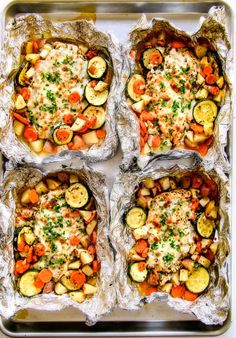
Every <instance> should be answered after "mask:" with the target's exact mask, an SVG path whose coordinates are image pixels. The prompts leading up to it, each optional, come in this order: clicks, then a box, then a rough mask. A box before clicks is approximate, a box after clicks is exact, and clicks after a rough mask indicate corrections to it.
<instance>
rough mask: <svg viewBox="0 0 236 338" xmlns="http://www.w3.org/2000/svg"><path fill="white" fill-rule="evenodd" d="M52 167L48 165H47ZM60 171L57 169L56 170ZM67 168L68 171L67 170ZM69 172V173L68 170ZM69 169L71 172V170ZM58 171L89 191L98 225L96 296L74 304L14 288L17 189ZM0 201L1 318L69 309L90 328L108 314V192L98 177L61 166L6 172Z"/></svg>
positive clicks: (110, 259) (111, 282) (112, 299)
mask: <svg viewBox="0 0 236 338" xmlns="http://www.w3.org/2000/svg"><path fill="white" fill-rule="evenodd" d="M51 167H52V165H51ZM60 168H61V169H60ZM67 168H68V169H67ZM69 168H70V169H69ZM71 168H73V169H71ZM59 171H67V172H72V173H75V174H77V175H78V176H79V177H80V178H81V179H84V180H85V182H86V183H87V184H88V186H89V188H90V189H91V191H92V193H93V195H94V197H95V199H96V202H97V211H98V215H99V218H100V221H99V223H98V236H97V254H98V259H99V260H100V262H101V270H100V273H99V277H98V292H97V294H95V295H94V296H93V297H92V298H91V299H88V300H86V301H85V302H84V303H82V304H78V303H76V302H74V301H72V300H71V299H70V297H69V296H68V295H66V294H65V295H63V296H57V295H55V294H41V295H38V296H35V297H32V298H27V297H23V296H21V295H20V294H19V293H18V292H17V291H16V290H15V288H14V276H13V268H14V254H13V237H14V217H15V197H16V192H17V190H18V189H20V188H22V187H24V186H34V184H35V183H37V182H38V181H40V180H41V179H42V177H43V176H45V175H47V174H49V173H53V172H59ZM1 195H2V196H1V201H0V231H1V239H0V248H1V252H2V253H1V256H0V311H1V315H2V316H3V317H5V318H9V317H10V316H12V315H13V314H14V313H16V311H18V310H20V309H24V308H31V309H37V310H43V311H57V310H61V309H63V308H65V307H67V306H73V307H75V308H77V309H78V310H80V311H82V312H83V313H84V314H85V315H86V323H87V324H88V325H93V324H95V323H96V322H97V320H99V318H100V317H101V316H102V315H105V314H107V313H109V311H110V310H111V308H112V307H113V306H114V304H115V301H116V298H115V289H114V264H113V263H114V262H113V253H112V251H111V248H110V246H109V242H108V224H109V206H108V191H107V189H106V182H105V178H104V176H103V175H102V174H101V173H98V172H95V171H93V170H92V169H91V168H89V167H86V166H85V165H83V164H78V162H77V164H76V163H74V164H73V163H68V162H67V163H66V165H65V163H63V164H62V165H61V166H60V165H59V166H58V168H57V170H55V169H50V166H47V165H46V168H44V171H39V170H37V169H33V168H26V167H20V168H18V169H15V170H11V171H8V172H7V173H6V175H5V179H4V182H3V189H2V193H1Z"/></svg>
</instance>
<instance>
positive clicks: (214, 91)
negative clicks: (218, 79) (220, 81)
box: [208, 86, 220, 96]
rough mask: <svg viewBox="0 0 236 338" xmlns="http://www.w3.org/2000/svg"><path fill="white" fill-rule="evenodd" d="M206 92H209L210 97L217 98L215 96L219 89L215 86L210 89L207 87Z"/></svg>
mask: <svg viewBox="0 0 236 338" xmlns="http://www.w3.org/2000/svg"><path fill="white" fill-rule="evenodd" d="M208 91H209V92H210V93H211V94H212V95H214V96H217V95H219V92H220V89H219V87H217V86H212V87H210V86H209V88H208Z"/></svg>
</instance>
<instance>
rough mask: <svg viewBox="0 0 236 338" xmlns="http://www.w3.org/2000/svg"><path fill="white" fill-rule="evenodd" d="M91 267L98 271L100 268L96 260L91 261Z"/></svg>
mask: <svg viewBox="0 0 236 338" xmlns="http://www.w3.org/2000/svg"><path fill="white" fill-rule="evenodd" d="M92 269H93V272H98V271H99V269H100V264H99V263H98V261H97V260H94V261H93V262H92Z"/></svg>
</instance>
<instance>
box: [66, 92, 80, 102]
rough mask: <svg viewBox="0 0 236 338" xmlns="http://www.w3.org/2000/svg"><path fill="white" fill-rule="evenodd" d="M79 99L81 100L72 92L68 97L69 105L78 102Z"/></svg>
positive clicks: (76, 93)
mask: <svg viewBox="0 0 236 338" xmlns="http://www.w3.org/2000/svg"><path fill="white" fill-rule="evenodd" d="M80 99H81V97H80V95H79V93H78V92H73V93H71V94H70V95H69V97H68V100H69V102H70V104H73V103H76V102H78V101H80Z"/></svg>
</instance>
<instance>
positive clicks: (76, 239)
mask: <svg viewBox="0 0 236 338" xmlns="http://www.w3.org/2000/svg"><path fill="white" fill-rule="evenodd" d="M79 243H80V238H79V237H78V236H71V237H70V245H78V244H79Z"/></svg>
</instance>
